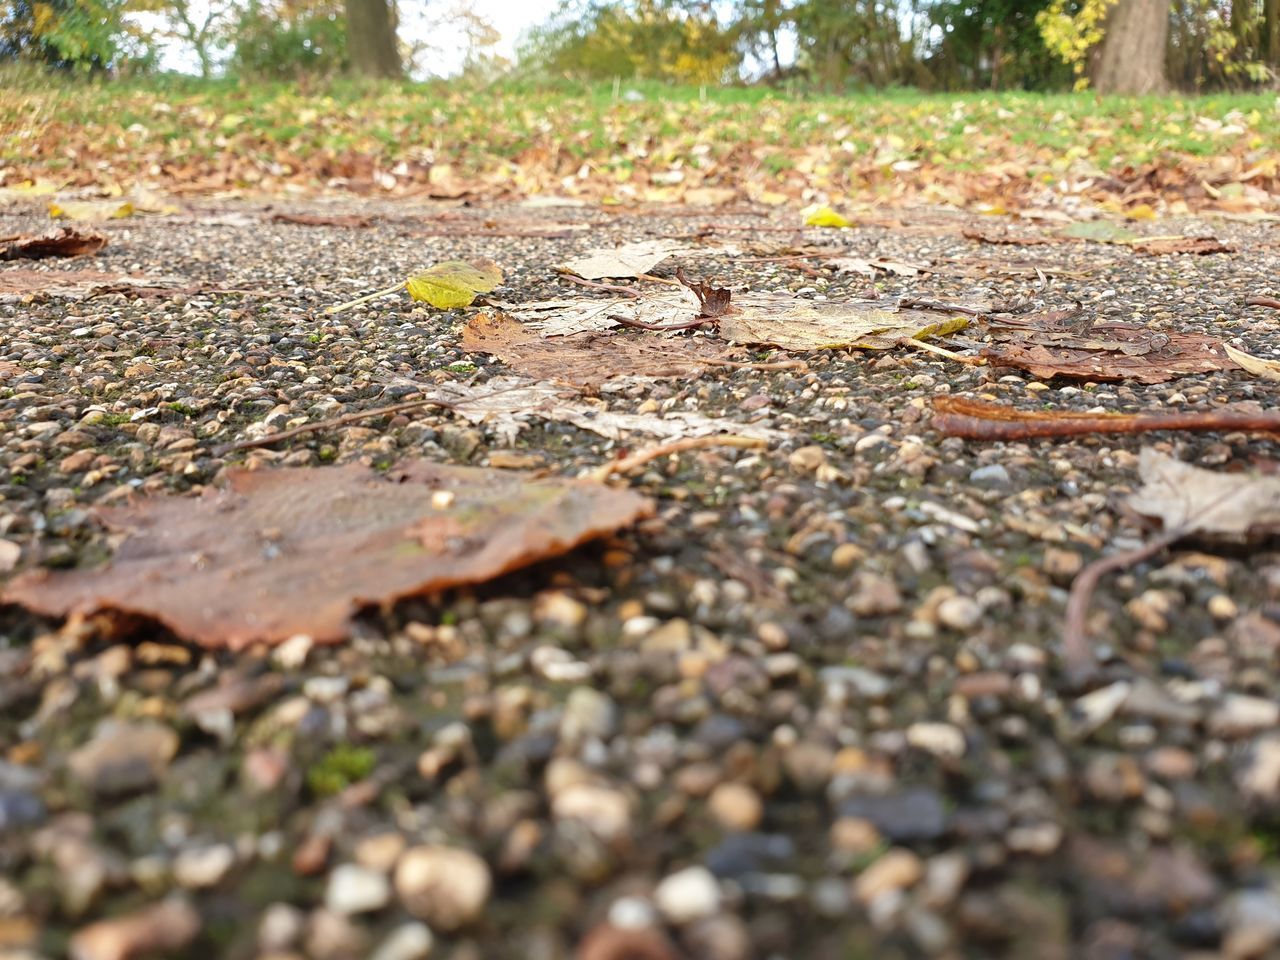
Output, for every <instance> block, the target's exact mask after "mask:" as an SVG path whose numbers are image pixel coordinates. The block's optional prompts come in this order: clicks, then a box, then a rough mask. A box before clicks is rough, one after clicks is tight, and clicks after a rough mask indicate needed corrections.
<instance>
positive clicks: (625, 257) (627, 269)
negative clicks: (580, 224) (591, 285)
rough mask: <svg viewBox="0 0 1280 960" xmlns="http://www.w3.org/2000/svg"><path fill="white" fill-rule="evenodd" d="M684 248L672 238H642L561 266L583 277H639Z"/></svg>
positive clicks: (589, 254) (600, 278)
mask: <svg viewBox="0 0 1280 960" xmlns="http://www.w3.org/2000/svg"><path fill="white" fill-rule="evenodd" d="M682 250H683V247H682V246H681V245H680V244H678V243H673V242H672V241H670V240H641V241H639V242H637V243H628V244H625V245H624V246H621V247H617V248H616V249H613V250H607V249H599V250H592V251H591V252H589V253H588V254H587V255H586V256H584V257H579V258H578V259H577V260H570V261H569V262H568V263H565V264H562V265H561V266H560V268H559V269H561V270H565V271H567V272H569V273H572V274H574V275H576V276H579V277H581V278H582V279H583V280H603V279H605V278H614V279H617V278H625V277H638V276H640V274H642V273H648V272H649V271H651V270H652V269H653V268H654V267H656V266H657V265H658V264H660V263H661V262H662V261H663V260H666V259H667V258H668V257H670V256H672V255H673V254H676V253H680V252H681V251H682Z"/></svg>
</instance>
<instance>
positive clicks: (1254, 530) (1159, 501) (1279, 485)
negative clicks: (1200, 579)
mask: <svg viewBox="0 0 1280 960" xmlns="http://www.w3.org/2000/svg"><path fill="white" fill-rule="evenodd" d="M1138 475H1139V476H1140V477H1141V478H1142V482H1143V484H1144V486H1143V487H1142V488H1140V489H1139V490H1137V491H1136V492H1135V493H1133V494H1132V495H1131V496H1130V497H1129V506H1130V507H1131V508H1132V509H1133V510H1134V511H1136V512H1137V513H1140V514H1142V515H1143V516H1145V517H1157V518H1159V520H1160V521H1161V523H1163V524H1164V528H1165V530H1168V531H1174V530H1180V529H1184V530H1185V531H1186V534H1187V535H1188V536H1191V535H1198V536H1207V537H1211V538H1216V539H1223V540H1229V541H1232V542H1242V541H1249V540H1257V539H1261V538H1263V537H1266V536H1269V535H1272V534H1275V533H1280V477H1275V476H1271V477H1267V476H1258V475H1256V474H1247V473H1217V472H1214V471H1212V470H1204V469H1201V468H1200V467H1195V466H1192V465H1191V464H1189V463H1183V462H1182V461H1181V460H1177V459H1175V458H1173V457H1170V456H1167V455H1166V454H1163V453H1160V452H1159V451H1158V450H1154V449H1152V448H1150V447H1147V448H1144V449H1143V451H1142V453H1141V455H1140V457H1139V460H1138Z"/></svg>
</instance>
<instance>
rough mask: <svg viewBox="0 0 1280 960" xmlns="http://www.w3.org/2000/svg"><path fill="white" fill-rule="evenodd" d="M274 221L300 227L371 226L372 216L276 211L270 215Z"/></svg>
mask: <svg viewBox="0 0 1280 960" xmlns="http://www.w3.org/2000/svg"><path fill="white" fill-rule="evenodd" d="M271 219H272V221H273V222H274V223H293V224H297V225H298V226H302V227H352V228H355V227H360V228H363V227H371V226H373V218H371V217H366V216H361V215H360V214H357V213H347V214H318V213H289V212H287V211H286V212H283V213H277V214H274V215H273V216H272V217H271Z"/></svg>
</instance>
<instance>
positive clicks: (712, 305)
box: [676, 267, 733, 319]
mask: <svg viewBox="0 0 1280 960" xmlns="http://www.w3.org/2000/svg"><path fill="white" fill-rule="evenodd" d="M676 279H677V280H679V281H680V282H681V283H682V284H683V285H684V286H685V288H686V289H688V290H689V291H691V292H692V293H693V295H694V296H695V297H697V298H698V316H699V317H708V318H713V319H714V318H717V317H723V316H724V315H725V314H726V313H728V312H729V309H730V302H731V301H732V300H733V291H732V290H730V289H729V288H728V287H713V286H712V285H711V284H709V283H704V282H702V281H698V280H690V279H689V277H688V276H687V275H686V274H685V272H684V267H676Z"/></svg>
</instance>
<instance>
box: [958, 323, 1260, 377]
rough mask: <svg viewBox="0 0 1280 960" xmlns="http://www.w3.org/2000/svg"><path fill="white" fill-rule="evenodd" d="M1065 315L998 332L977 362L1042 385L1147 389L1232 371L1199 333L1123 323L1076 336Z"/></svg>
mask: <svg viewBox="0 0 1280 960" xmlns="http://www.w3.org/2000/svg"><path fill="white" fill-rule="evenodd" d="M1069 313H1070V312H1069V311H1055V312H1054V313H1049V314H1044V315H1042V316H1041V317H1040V318H1039V319H1038V322H1037V320H1036V318H1032V320H1031V321H1030V322H1029V323H1028V324H1027V325H1025V326H1020V327H1019V328H1017V332H1015V333H1008V332H1002V333H1001V334H1000V336H1001V337H1003V338H1004V339H1005V340H1006V342H1003V343H999V344H997V345H995V346H991V347H987V348H986V349H984V350H983V351H982V356H983V357H984V358H986V359H987V360H988V361H989V362H990V363H992V364H995V365H997V366H1006V367H1017V368H1019V369H1021V370H1026V371H1028V372H1029V373H1031V374H1032V375H1033V376H1036V377H1041V378H1043V379H1048V378H1050V377H1071V378H1073V379H1077V380H1136V381H1137V382H1139V383H1147V384H1151V383H1164V382H1165V381H1167V380H1172V379H1174V378H1175V377H1183V376H1189V375H1191V374H1196V373H1212V372H1215V371H1218V370H1230V369H1232V368H1233V367H1235V364H1234V363H1233V362H1232V361H1231V360H1230V359H1229V358H1228V357H1227V355H1226V353H1225V351H1224V350H1223V345H1222V343H1221V342H1220V341H1218V340H1215V339H1214V338H1213V337H1210V336H1206V335H1204V334H1202V333H1165V332H1162V331H1157V330H1151V329H1148V328H1147V327H1139V326H1134V325H1132V324H1124V323H1107V324H1096V325H1094V326H1091V327H1089V328H1088V329H1086V330H1083V331H1079V332H1077V331H1074V330H1072V329H1071V328H1070V327H1069V326H1068V325H1067V324H1066V323H1065V322H1064V318H1065V317H1066V316H1067V315H1068V314H1069Z"/></svg>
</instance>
